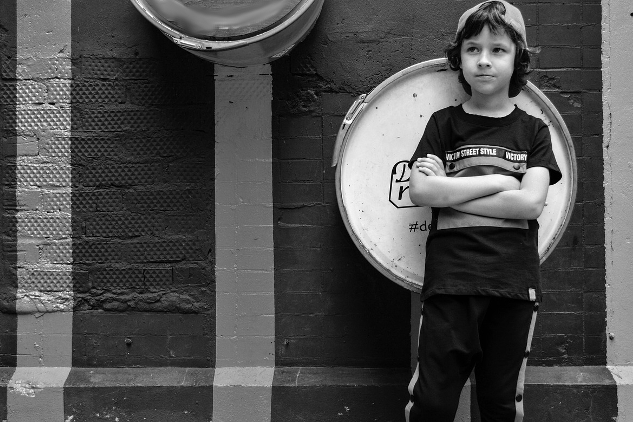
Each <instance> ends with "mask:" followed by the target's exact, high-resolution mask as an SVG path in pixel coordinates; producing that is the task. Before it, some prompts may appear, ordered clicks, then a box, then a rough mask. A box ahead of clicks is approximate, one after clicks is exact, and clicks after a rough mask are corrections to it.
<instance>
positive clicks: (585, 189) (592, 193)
mask: <svg viewBox="0 0 633 422" xmlns="http://www.w3.org/2000/svg"><path fill="white" fill-rule="evenodd" d="M580 187H581V186H579V188H580ZM582 198H583V200H584V201H599V202H602V201H604V186H603V185H602V176H600V178H599V179H598V180H585V181H584V182H583V185H582Z"/></svg>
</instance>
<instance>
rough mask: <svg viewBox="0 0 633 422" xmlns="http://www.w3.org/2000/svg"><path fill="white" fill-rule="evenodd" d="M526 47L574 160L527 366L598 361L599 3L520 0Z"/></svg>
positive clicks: (602, 348) (601, 314)
mask: <svg viewBox="0 0 633 422" xmlns="http://www.w3.org/2000/svg"><path fill="white" fill-rule="evenodd" d="M519 5H520V6H521V7H522V9H523V10H524V11H525V17H526V23H527V25H529V26H528V38H529V39H530V40H533V41H530V42H531V44H532V45H538V46H540V47H541V52H540V54H539V55H538V59H537V62H536V68H537V71H535V72H534V74H533V75H532V78H531V79H532V81H533V82H534V83H535V84H536V85H537V86H538V87H539V88H540V89H541V90H543V91H544V92H545V93H546V94H547V96H548V98H549V99H550V100H551V101H552V103H554V105H555V106H556V108H557V109H558V111H559V112H560V113H561V114H562V116H563V118H564V120H565V122H566V123H567V127H568V128H569V131H570V133H571V135H572V138H573V141H574V147H575V149H576V155H577V158H578V160H577V163H578V179H579V180H578V193H577V196H576V204H575V208H574V212H573V215H572V219H571V222H570V224H569V227H568V229H567V231H566V233H565V235H564V237H563V239H562V240H561V242H560V244H559V245H558V247H557V248H556V250H555V251H554V252H553V253H552V255H551V256H550V257H549V258H548V260H547V261H546V262H545V264H544V265H543V270H542V276H543V290H544V303H543V306H542V307H541V312H540V315H539V321H538V327H537V331H536V336H535V340H534V346H535V347H534V348H533V354H532V355H530V360H531V363H532V364H533V365H534V364H544V365H550V364H552V365H599V364H605V362H606V338H605V329H606V328H605V327H606V323H605V318H606V305H605V273H604V200H603V196H604V195H603V187H602V181H603V175H602V174H603V162H602V100H601V98H602V97H601V95H602V94H601V89H602V88H601V87H602V79H601V70H600V66H601V62H600V43H601V35H600V21H601V16H602V15H601V6H600V2H599V1H592V0H591V1H588V0H585V1H571V2H539V3H538V4H535V3H534V2H521V3H520V4H519Z"/></svg>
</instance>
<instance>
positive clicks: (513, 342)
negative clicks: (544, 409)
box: [405, 295, 538, 422]
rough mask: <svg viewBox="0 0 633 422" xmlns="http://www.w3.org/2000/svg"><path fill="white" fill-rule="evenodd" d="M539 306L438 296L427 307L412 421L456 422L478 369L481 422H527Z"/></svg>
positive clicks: (409, 412)
mask: <svg viewBox="0 0 633 422" xmlns="http://www.w3.org/2000/svg"><path fill="white" fill-rule="evenodd" d="M537 309H538V303H536V302H529V301H524V300H515V299H506V298H499V297H489V296H454V295H435V296H432V297H430V298H428V299H427V300H425V301H424V303H423V304H422V318H421V319H420V337H419V344H418V367H417V369H416V371H415V374H414V375H413V379H412V380H411V383H410V384H409V395H410V398H411V401H410V402H409V404H408V405H407V407H406V410H405V414H406V417H407V422H453V420H454V418H455V414H456V412H457V407H458V404H459V396H460V393H461V391H462V388H463V386H464V384H465V383H466V380H467V379H468V377H469V375H470V373H471V372H472V370H473V368H474V369H475V379H476V391H477V402H478V404H479V410H480V415H481V421H482V422H521V421H522V420H523V381H524V377H525V365H526V363H527V357H528V354H529V350H530V343H531V341H532V333H533V331H534V323H535V320H536V312H537Z"/></svg>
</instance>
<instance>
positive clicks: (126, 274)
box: [90, 268, 145, 290]
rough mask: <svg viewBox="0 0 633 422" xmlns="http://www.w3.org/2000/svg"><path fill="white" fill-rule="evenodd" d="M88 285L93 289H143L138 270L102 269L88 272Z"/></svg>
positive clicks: (143, 285)
mask: <svg viewBox="0 0 633 422" xmlns="http://www.w3.org/2000/svg"><path fill="white" fill-rule="evenodd" d="M90 284H91V286H92V287H93V288H95V289H105V290H112V289H144V288H145V283H144V281H143V270H142V269H140V268H102V269H94V270H92V271H90Z"/></svg>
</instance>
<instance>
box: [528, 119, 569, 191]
mask: <svg viewBox="0 0 633 422" xmlns="http://www.w3.org/2000/svg"><path fill="white" fill-rule="evenodd" d="M530 167H545V168H546V169H548V170H549V184H550V185H553V184H555V183H557V182H558V181H559V180H560V179H561V178H562V177H563V175H562V173H561V171H560V169H559V168H558V163H557V162H556V157H555V156H554V151H553V150H552V140H551V136H550V132H549V128H548V127H547V125H545V123H543V122H542V121H541V122H539V125H538V129H537V131H536V136H535V139H534V144H533V145H532V149H531V150H530V153H529V154H528V162H527V168H530Z"/></svg>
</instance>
